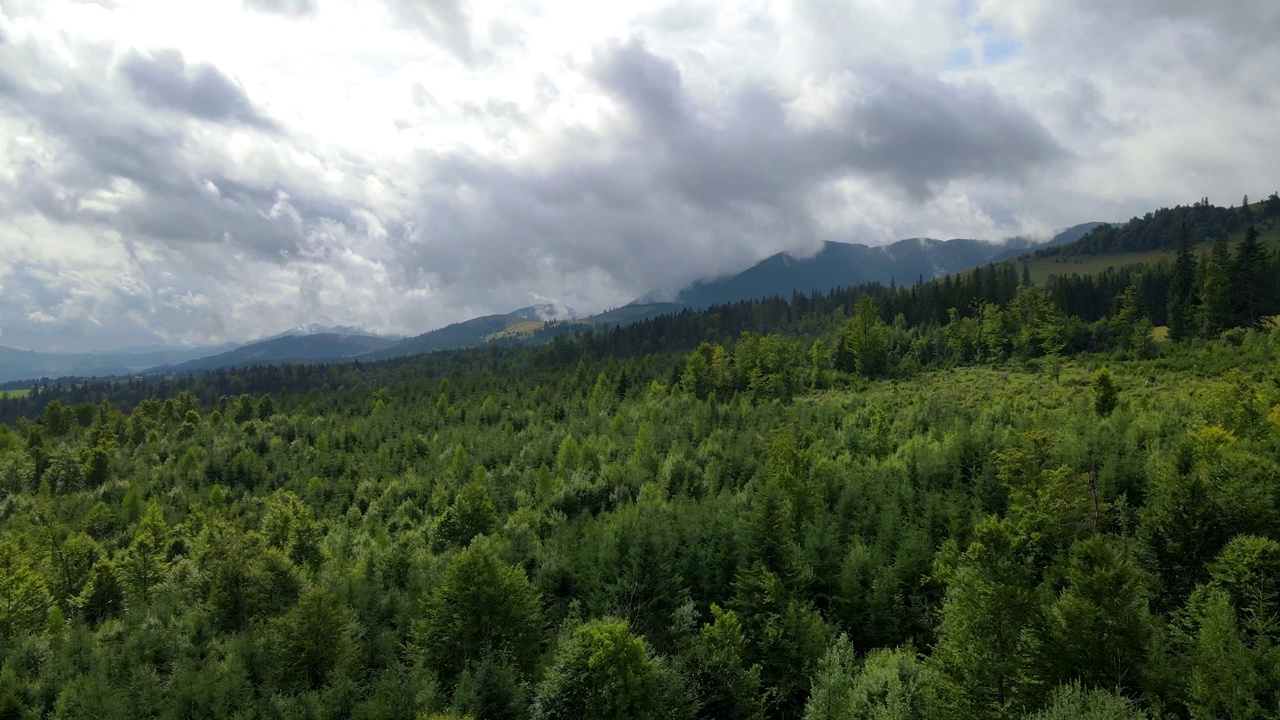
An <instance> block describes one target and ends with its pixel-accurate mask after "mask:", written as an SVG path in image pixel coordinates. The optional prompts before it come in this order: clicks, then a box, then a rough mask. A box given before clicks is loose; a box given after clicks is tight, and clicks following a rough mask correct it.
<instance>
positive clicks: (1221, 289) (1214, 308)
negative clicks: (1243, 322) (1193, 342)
mask: <svg viewBox="0 0 1280 720" xmlns="http://www.w3.org/2000/svg"><path fill="white" fill-rule="evenodd" d="M1232 269H1233V263H1232V261H1231V249H1230V246H1228V245H1227V237H1226V235H1219V236H1218V239H1217V240H1215V241H1214V243H1213V252H1212V253H1211V254H1210V255H1209V260H1208V262H1206V263H1205V268H1204V285H1203V289H1202V290H1201V292H1200V303H1201V307H1202V308H1203V313H1202V318H1201V319H1202V330H1201V332H1202V333H1203V335H1204V336H1205V337H1209V338H1212V337H1217V335H1218V333H1220V332H1222V331H1223V330H1226V329H1228V328H1231V327H1235V318H1236V312H1235V309H1236V294H1235V282H1234V280H1233V279H1232V277H1231V271H1232Z"/></svg>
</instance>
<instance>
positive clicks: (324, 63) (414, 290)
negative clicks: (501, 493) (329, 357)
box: [0, 0, 1280, 349]
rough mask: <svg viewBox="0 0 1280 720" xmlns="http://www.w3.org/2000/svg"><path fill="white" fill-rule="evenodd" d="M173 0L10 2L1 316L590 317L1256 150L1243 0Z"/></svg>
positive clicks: (1072, 215)
mask: <svg viewBox="0 0 1280 720" xmlns="http://www.w3.org/2000/svg"><path fill="white" fill-rule="evenodd" d="M165 8H167V6H161V5H156V4H153V3H150V2H146V1H144V0H113V2H110V3H100V4H91V3H76V2H72V0H47V1H42V2H34V1H33V0H0V284H2V285H3V287H4V292H3V293H0V330H2V331H3V332H4V338H5V342H6V344H15V345H20V346H27V347H33V348H38V349H49V348H53V347H59V348H66V349H77V348H79V349H84V348H89V347H106V346H111V345H120V344H143V343H152V342H189V343H204V342H222V341H226V340H243V339H247V338H252V337H260V336H264V335H270V334H273V333H274V332H277V331H278V330H280V329H281V328H284V327H292V326H296V325H306V324H310V323H321V324H325V325H362V326H366V327H369V328H371V329H374V330H381V331H391V332H403V333H418V332H423V331H425V330H428V329H431V328H434V327H438V326H440V325H443V324H446V323H448V322H453V321H458V320H463V319H466V318H468V317H472V316H476V315H481V314H487V313H492V312H501V311H508V310H511V309H513V308H518V307H521V306H524V305H528V304H529V303H530V298H537V297H554V298H556V299H557V300H558V301H559V302H561V303H564V304H567V305H570V306H572V307H574V308H576V309H578V310H581V311H586V312H592V311H597V310H601V309H604V308H606V307H609V306H615V305H619V304H622V303H625V302H627V301H629V300H630V299H632V298H634V297H636V296H638V295H640V294H642V293H644V292H646V291H648V290H650V289H652V288H654V287H659V286H670V285H679V284H681V283H682V282H685V281H687V280H690V279H693V278H695V277H701V276H706V275H714V274H718V273H723V272H731V271H735V270H738V269H741V268H743V267H745V266H747V265H749V264H750V263H751V262H754V261H755V260H758V259H760V258H763V257H767V256H769V255H772V254H774V253H776V252H779V251H781V250H803V249H805V248H814V247H816V246H817V244H818V243H820V242H822V241H823V240H845V241H863V242H886V241H890V240H893V239H896V238H900V237H911V236H934V237H950V236H968V237H975V236H976V237H991V238H999V237H1003V236H1008V235H1015V234H1019V233H1023V232H1031V231H1034V232H1041V231H1044V230H1047V229H1052V228H1055V227H1063V226H1066V225H1070V224H1074V223H1077V222H1082V221H1088V220H1115V219H1123V218H1126V217H1130V216H1132V215H1135V214H1141V213H1143V212H1146V211H1147V210H1150V209H1152V208H1154V207H1159V206H1162V205H1172V204H1174V203H1176V202H1190V201H1192V200H1194V199H1197V198H1199V197H1201V196H1203V195H1205V194H1209V195H1210V196H1211V198H1212V199H1219V198H1221V199H1222V201H1223V202H1227V201H1230V202H1237V201H1238V198H1239V196H1240V195H1242V194H1244V193H1246V192H1247V193H1249V194H1250V195H1255V196H1256V195H1259V194H1265V193H1269V192H1271V191H1273V190H1274V189H1275V188H1274V184H1275V182H1276V181H1275V178H1274V174H1273V173H1274V168H1275V167H1276V166H1277V165H1278V164H1280V163H1278V162H1277V161H1280V148H1277V146H1276V144H1275V143H1274V139H1273V138H1271V137H1269V136H1268V135H1267V133H1266V125H1265V122H1263V121H1262V119H1263V118H1268V117H1272V116H1274V115H1275V113H1276V112H1277V110H1280V88H1277V87H1276V86H1275V84H1274V83H1271V82H1270V76H1271V75H1272V74H1273V72H1274V70H1273V68H1274V66H1275V63H1276V62H1277V61H1280V48H1277V47H1273V46H1274V43H1267V42H1265V41H1264V40H1263V39H1264V38H1266V37H1270V36H1271V35H1274V33H1275V31H1277V30H1280V27H1277V24H1276V23H1277V11H1276V9H1275V8H1274V7H1273V5H1272V4H1269V3H1263V2H1257V1H1255V0H1245V1H1243V2H1241V3H1239V4H1232V5H1231V6H1229V7H1218V6H1216V5H1213V4H1211V3H1192V2H1184V1H1183V0H1172V1H1171V2H1156V0H1137V1H1136V2H1133V3H1124V4H1116V3H1106V2H1102V0H1088V1H1087V2H1084V3H1057V2H1051V1H1050V0H1017V1H1016V2H1015V1H1014V0H974V1H973V2H971V3H963V4H959V5H957V4H956V3H954V2H952V1H951V0H902V1H901V2H895V3H882V2H873V1H871V0H852V1H849V2H845V1H841V2H835V1H834V0H801V1H800V2H796V3H788V4H781V5H774V4H767V3H765V4H760V3H737V2H730V3H720V2H714V3H713V2H705V1H702V0H692V1H691V2H681V3H671V2H665V1H663V0H654V1H653V2H642V3H640V4H638V5H628V4H622V5H618V4H612V5H611V4H598V3H593V4H590V5H584V6H581V7H569V6H564V5H560V4H550V3H542V2H540V0H496V1H495V2H492V3H475V2H473V1H472V0H432V1H428V2H411V1H410V0H342V1H341V2H339V1H338V0H334V2H327V3H325V4H324V6H323V7H322V8H321V7H319V6H318V3H317V2H315V0H241V2H231V3H222V4H217V3H206V4H197V5H193V6H192V7H191V8H185V9H184V13H183V14H178V13H175V12H171V11H170V10H167V9H165ZM280 16H285V17H306V18H307V21H306V22H290V23H288V24H287V28H288V32H287V33H282V32H281V28H282V25H281V22H282V21H281V19H280ZM230 36H235V37H236V38H238V40H239V42H237V43H236V44H234V45H229V44H227V43H225V42H222V41H221V40H219V38H225V37H230ZM1235 40H1239V42H1235ZM1246 45H1247V46H1248V48H1249V49H1248V51H1247V52H1246V51H1245V50H1244V49H1243V48H1244V47H1245V46H1246ZM992 48H995V49H994V50H993V49H992ZM961 56H963V57H964V58H966V61H965V62H955V59H956V58H958V57H961ZM28 318H34V319H31V320H28ZM37 319H38V320H40V321H39V322H37Z"/></svg>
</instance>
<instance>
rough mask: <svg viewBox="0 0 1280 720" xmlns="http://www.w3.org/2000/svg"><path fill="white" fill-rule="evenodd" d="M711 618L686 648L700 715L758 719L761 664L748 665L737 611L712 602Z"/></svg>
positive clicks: (729, 719)
mask: <svg viewBox="0 0 1280 720" xmlns="http://www.w3.org/2000/svg"><path fill="white" fill-rule="evenodd" d="M711 615H712V617H713V622H711V623H709V624H707V625H703V626H702V628H701V629H700V630H699V631H698V635H697V636H696V638H694V639H693V640H692V642H691V644H690V645H691V646H690V647H689V649H688V650H687V651H686V659H685V663H686V665H687V669H686V672H687V673H688V674H689V675H690V676H691V678H692V680H693V688H694V692H695V693H696V700H695V704H696V706H697V717H699V718H725V719H726V720H761V718H763V717H764V709H765V703H764V696H763V694H762V693H761V687H760V666H759V665H750V666H748V665H747V661H746V652H747V639H746V636H745V635H744V634H743V630H742V622H741V621H740V620H739V619H738V615H737V613H735V612H733V611H732V610H723V609H721V608H720V606H718V605H714V604H713V605H712V606H711Z"/></svg>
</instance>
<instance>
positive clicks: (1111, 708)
mask: <svg viewBox="0 0 1280 720" xmlns="http://www.w3.org/2000/svg"><path fill="white" fill-rule="evenodd" d="M1147 717H1148V715H1147V714H1146V713H1145V712H1143V711H1142V710H1141V709H1140V708H1137V707H1135V706H1134V705H1133V703H1131V702H1129V701H1128V700H1126V699H1125V698H1123V697H1121V696H1119V695H1116V694H1115V693H1112V692H1108V691H1106V690H1087V689H1085V688H1084V687H1082V686H1081V685H1079V684H1077V683H1072V684H1070V685H1064V686H1062V687H1061V688H1059V689H1058V690H1057V691H1056V692H1055V693H1054V694H1053V700H1052V701H1051V702H1050V703H1049V706H1048V707H1046V708H1045V709H1044V710H1042V711H1040V712H1038V713H1036V714H1034V715H1028V716H1027V718H1028V720H1147Z"/></svg>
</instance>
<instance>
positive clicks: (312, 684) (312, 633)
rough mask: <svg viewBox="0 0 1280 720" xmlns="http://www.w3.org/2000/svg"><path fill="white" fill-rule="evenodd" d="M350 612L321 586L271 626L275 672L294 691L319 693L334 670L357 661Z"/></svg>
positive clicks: (307, 593) (305, 596)
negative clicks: (303, 690) (273, 641)
mask: <svg viewBox="0 0 1280 720" xmlns="http://www.w3.org/2000/svg"><path fill="white" fill-rule="evenodd" d="M351 624H352V618H351V613H350V611H348V610H347V608H346V607H345V606H344V605H343V604H342V602H341V601H339V600H338V597H337V596H336V595H334V594H333V592H332V591H331V590H329V589H328V588H326V587H323V586H320V587H315V588H312V589H311V590H308V591H307V592H306V593H303V595H302V597H300V598H298V603H297V604H296V605H294V606H293V608H292V609H291V610H289V612H287V613H285V614H284V615H282V616H280V617H279V618H276V619H275V620H274V621H272V623H271V631H272V636H273V638H274V640H275V644H274V649H275V652H276V657H277V662H276V668H277V671H278V672H279V674H280V677H281V680H282V684H283V685H284V686H285V687H287V688H291V689H310V690H314V689H318V688H320V687H322V686H323V685H324V684H325V683H326V682H327V681H328V679H329V676H330V675H331V674H332V673H333V672H334V670H336V669H338V668H339V667H341V666H342V665H343V664H344V663H347V662H349V661H351V660H352V659H354V658H353V657H352V653H353V651H354V649H355V648H354V645H353V643H352V630H351Z"/></svg>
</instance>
